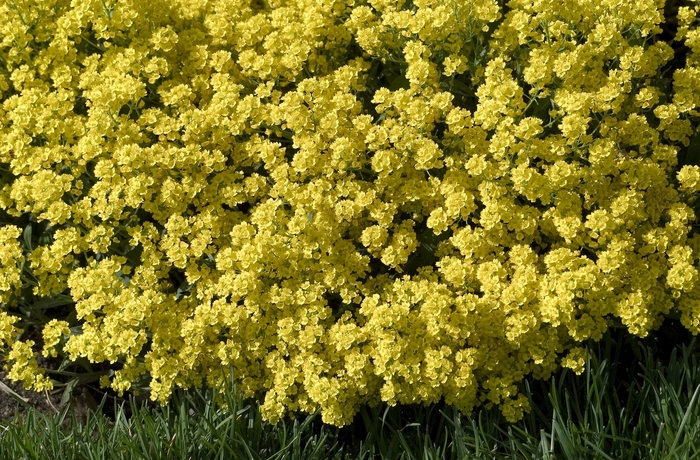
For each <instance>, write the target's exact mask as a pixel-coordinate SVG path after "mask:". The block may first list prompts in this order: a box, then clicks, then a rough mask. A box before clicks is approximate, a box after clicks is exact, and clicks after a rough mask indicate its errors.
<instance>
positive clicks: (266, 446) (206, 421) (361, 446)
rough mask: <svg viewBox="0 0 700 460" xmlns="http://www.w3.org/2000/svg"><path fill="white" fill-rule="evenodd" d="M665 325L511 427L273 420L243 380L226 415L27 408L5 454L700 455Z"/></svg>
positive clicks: (199, 397)
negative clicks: (81, 416) (78, 415)
mask: <svg viewBox="0 0 700 460" xmlns="http://www.w3.org/2000/svg"><path fill="white" fill-rule="evenodd" d="M669 330H671V331H672V330H673V328H671V329H669V328H666V329H665V332H666V336H664V334H663V333H662V332H664V331H659V332H658V333H657V334H656V335H655V336H654V337H652V338H648V339H645V340H639V339H632V338H630V337H628V336H626V335H623V334H622V333H619V334H615V333H613V332H611V333H609V334H608V335H607V336H606V337H605V339H604V340H602V341H601V342H600V343H590V344H589V351H590V353H589V355H590V358H589V363H588V366H587V368H586V371H585V372H584V374H582V375H581V376H576V375H574V374H572V373H571V372H568V371H566V370H564V371H562V372H560V373H558V374H557V375H555V376H554V377H553V378H552V379H550V380H549V381H546V382H539V381H526V382H525V383H524V384H523V390H524V391H525V393H526V394H527V395H528V397H529V398H530V400H531V402H532V405H533V410H532V411H531V412H530V413H529V414H527V415H526V417H525V418H524V419H523V420H522V421H521V422H519V423H517V424H513V425H511V424H509V423H507V422H506V421H505V420H504V419H503V417H502V416H501V415H500V413H499V412H498V411H497V410H496V409H491V410H486V409H481V410H477V411H475V412H474V413H473V414H467V415H465V414H460V413H459V412H457V411H455V410H453V409H452V408H451V407H448V406H445V405H444V404H443V405H432V406H429V407H423V406H402V407H386V406H382V407H375V408H365V409H363V411H362V412H361V413H360V414H359V415H358V416H357V417H356V419H355V421H354V423H353V424H352V425H350V426H348V427H344V428H342V429H338V428H334V427H329V426H326V425H323V424H322V423H321V420H320V417H319V416H318V415H314V416H307V417H304V418H301V419H297V420H293V421H292V420H285V421H283V422H280V423H279V424H278V425H276V426H273V425H270V424H268V423H266V422H264V421H263V420H262V419H261V417H260V412H259V410H258V407H257V406H256V405H255V404H254V403H252V402H249V401H243V400H242V399H241V398H240V397H238V396H237V394H236V392H235V388H230V389H229V390H228V391H226V392H224V393H223V394H221V395H220V396H221V397H223V398H225V401H226V402H227V404H228V407H229V408H230V410H229V411H228V412H224V411H221V410H218V409H217V408H216V406H215V405H214V404H213V403H212V401H213V400H214V398H215V397H216V393H215V392H214V391H213V390H206V391H189V392H184V391H181V392H179V393H176V395H175V397H174V398H173V400H172V401H171V403H170V404H169V405H168V406H165V407H164V408H162V409H156V408H154V407H149V406H146V405H137V404H136V402H135V401H133V400H131V401H130V406H125V405H121V406H120V405H117V404H116V403H114V404H113V406H114V407H113V408H111V409H112V410H109V411H107V410H105V409H106V407H105V405H106V404H107V403H106V401H107V400H106V399H105V400H103V402H102V405H101V407H100V409H101V410H100V411H97V412H95V413H91V414H89V416H88V418H87V421H86V423H85V425H84V426H83V425H81V424H79V423H77V422H76V421H75V420H74V421H73V423H72V424H71V428H69V429H67V428H64V422H65V420H66V418H70V416H69V415H68V412H66V411H64V412H63V413H61V414H56V415H51V416H46V415H42V414H40V413H37V412H33V411H30V412H29V413H28V415H27V416H26V418H25V419H24V420H23V421H21V422H16V423H12V424H8V425H6V426H4V427H2V428H0V458H2V459H5V458H8V459H10V458H11V459H24V458H26V459H54V458H55V459H73V458H75V459H138V458H143V459H528V460H529V459H615V460H618V459H691V458H700V402H699V401H698V399H699V398H700V361H699V359H700V345H698V344H697V343H696V341H695V339H692V340H691V339H690V338H689V337H686V339H687V340H685V339H684V340H678V338H677V337H673V336H672V335H669V334H668V331H669ZM669 337H670V338H669ZM676 343H679V344H678V345H677V346H676V345H675V344H676ZM110 413H113V414H114V415H113V416H111V417H110V416H107V415H106V414H110ZM127 414H128V416H127Z"/></svg>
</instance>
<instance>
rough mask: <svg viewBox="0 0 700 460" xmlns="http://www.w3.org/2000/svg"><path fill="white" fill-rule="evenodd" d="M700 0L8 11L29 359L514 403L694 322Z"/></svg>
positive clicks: (353, 1)
mask: <svg viewBox="0 0 700 460" xmlns="http://www.w3.org/2000/svg"><path fill="white" fill-rule="evenodd" d="M667 10H668V8H667ZM699 11H700V4H699V3H698V2H697V1H695V2H692V1H688V2H686V4H685V5H684V6H682V7H680V8H679V9H678V12H677V13H676V14H675V16H673V17H672V18H671V19H672V20H673V21H670V20H669V17H665V16H664V1H663V0H638V1H634V2H632V1H629V0H564V1H561V0H557V1H554V0H511V1H510V2H508V3H507V4H506V3H504V2H503V1H497V0H455V1H443V0H413V1H412V2H411V1H410V0H408V1H402V0H392V1H390V0H369V1H364V0H252V1H251V0H149V1H139V0H122V1H116V0H71V1H68V0H14V1H9V2H2V3H0V17H2V18H5V20H3V21H2V23H0V102H1V104H0V119H2V125H1V126H0V146H1V147H0V218H1V219H2V222H3V224H2V227H1V228H0V307H1V309H0V345H2V346H4V350H5V351H4V353H5V362H6V366H7V369H8V371H9V376H10V377H11V378H12V379H16V380H22V381H24V383H25V386H27V387H33V388H35V389H36V390H41V389H44V388H51V387H52V385H53V384H54V383H57V381H56V380H52V379H51V378H50V377H49V374H48V373H47V371H46V370H45V369H40V368H39V366H38V365H37V361H36V358H37V355H38V353H43V354H44V356H56V357H62V358H63V359H64V365H65V366H69V365H77V364H75V363H82V366H84V367H85V369H89V368H90V364H94V365H97V364H99V365H103V366H106V367H108V368H109V369H110V370H109V371H105V372H104V375H103V376H102V380H101V384H102V385H103V386H105V387H106V386H111V388H113V389H114V390H116V391H118V392H120V393H122V392H124V391H134V390H136V389H138V388H148V390H149V391H150V395H151V398H152V399H154V400H159V401H161V402H165V401H167V400H168V398H169V396H170V394H171V392H172V391H173V389H174V388H175V387H176V386H177V387H185V388H186V387H193V386H194V387H197V386H203V385H212V386H217V385H221V384H222V382H223V381H224V379H225V378H226V377H227V375H228V374H227V372H228V371H227V369H233V372H234V376H235V379H236V382H237V384H238V387H239V388H240V389H241V390H242V391H243V393H244V395H245V396H247V397H258V398H260V399H261V401H264V404H263V406H262V408H263V411H264V414H265V416H266V417H267V418H268V419H270V420H272V421H276V420H279V419H280V418H281V417H283V416H285V415H286V414H287V413H290V412H291V413H293V412H314V411H316V410H319V409H320V411H321V413H322V416H323V419H324V421H326V422H327V423H331V424H335V425H343V424H345V423H348V422H349V421H350V420H351V419H352V417H353V416H354V414H355V413H356V412H357V411H358V409H359V407H361V406H362V405H364V404H369V405H372V404H376V403H378V402H379V401H386V402H388V403H389V404H408V403H419V402H422V403H432V402H436V401H439V400H440V399H442V398H444V399H445V401H446V402H447V403H449V404H452V405H454V406H456V407H457V408H459V409H460V410H463V411H470V410H471V409H472V408H473V407H475V406H477V405H481V404H484V405H487V406H490V405H494V404H495V405H498V406H499V407H500V408H501V410H502V411H503V413H504V415H505V416H506V417H507V418H508V419H510V420H517V419H518V418H520V417H521V416H522V413H523V411H524V410H528V407H527V400H526V399H525V397H524V396H523V395H522V394H520V393H519V391H518V388H519V385H520V384H521V382H522V381H523V378H524V377H525V376H528V375H532V376H534V377H535V378H547V377H548V376H549V375H550V374H551V373H552V372H553V371H555V370H556V369H557V368H559V367H560V366H562V365H563V366H566V367H569V368H571V369H573V370H575V371H576V372H581V370H582V369H583V365H584V362H585V360H584V359H585V352H584V349H583V348H582V347H581V344H582V342H584V341H587V340H589V339H593V340H598V339H599V338H600V337H601V336H602V334H603V333H604V332H605V331H606V330H607V329H608V328H609V327H611V326H613V325H623V326H624V327H626V328H627V329H628V330H629V332H630V333H632V334H635V335H638V336H640V337H643V336H645V335H647V334H648V333H650V332H651V331H653V330H654V329H655V328H657V327H658V326H659V325H660V324H661V321H663V319H664V318H665V317H666V316H669V315H671V316H673V315H676V316H677V317H680V319H681V321H682V323H683V324H684V325H685V327H687V328H688V329H689V330H690V331H692V332H693V333H694V334H695V333H697V332H698V331H700V281H699V279H698V259H700V236H698V235H697V234H696V233H695V232H694V231H693V224H694V223H695V222H696V209H695V200H696V197H697V195H698V191H699V190H700V168H698V166H697V165H696V163H698V164H700V161H698V160H700V155H698V153H700V152H699V151H698V149H700V136H699V135H698V130H697V127H698V115H699V113H698V106H700V90H698V88H700V31H699V30H698V28H697V25H698V23H699V22H700V21H698V19H697V18H696V14H697V13H698V12H699ZM671 22H673V24H672V26H669V24H670V23H671ZM71 363H73V364H71ZM65 366H64V367H65ZM106 367H103V369H104V368H106ZM83 372H87V371H83Z"/></svg>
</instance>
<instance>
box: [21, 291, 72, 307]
mask: <svg viewBox="0 0 700 460" xmlns="http://www.w3.org/2000/svg"><path fill="white" fill-rule="evenodd" d="M72 303H73V297H71V296H69V295H65V294H57V295H55V296H51V297H46V298H43V299H41V300H40V301H38V302H36V303H33V304H32V305H31V306H30V307H29V308H30V309H32V310H46V309H48V308H54V307H62V306H64V305H70V304H72Z"/></svg>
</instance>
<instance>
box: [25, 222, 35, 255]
mask: <svg viewBox="0 0 700 460" xmlns="http://www.w3.org/2000/svg"><path fill="white" fill-rule="evenodd" d="M24 244H25V245H26V246H27V249H28V250H29V252H32V251H33V250H34V248H33V247H32V224H31V222H30V223H29V224H28V225H27V226H26V227H24Z"/></svg>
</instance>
